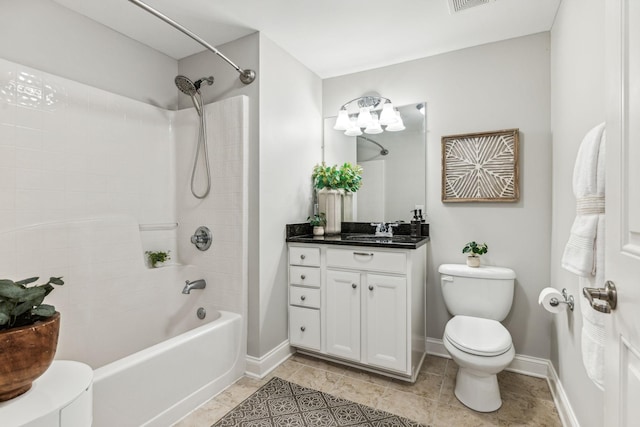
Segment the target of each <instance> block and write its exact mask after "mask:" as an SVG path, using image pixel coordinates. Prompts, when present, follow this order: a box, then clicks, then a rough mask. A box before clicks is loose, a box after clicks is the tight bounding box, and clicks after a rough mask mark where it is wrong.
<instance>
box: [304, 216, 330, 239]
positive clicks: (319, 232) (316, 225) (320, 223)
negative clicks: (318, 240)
mask: <svg viewBox="0 0 640 427" xmlns="http://www.w3.org/2000/svg"><path fill="white" fill-rule="evenodd" d="M307 221H309V224H311V225H312V226H313V235H314V236H324V226H325V224H326V223H327V218H326V216H325V214H324V212H320V214H318V215H312V216H308V217H307Z"/></svg>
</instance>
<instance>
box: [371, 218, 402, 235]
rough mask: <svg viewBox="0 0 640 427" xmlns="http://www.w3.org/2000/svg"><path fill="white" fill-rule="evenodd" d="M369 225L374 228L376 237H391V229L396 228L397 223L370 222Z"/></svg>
mask: <svg viewBox="0 0 640 427" xmlns="http://www.w3.org/2000/svg"><path fill="white" fill-rule="evenodd" d="M371 225H373V226H374V227H376V236H381V237H393V227H397V226H398V224H397V223H393V224H390V223H387V222H384V221H383V222H372V223H371Z"/></svg>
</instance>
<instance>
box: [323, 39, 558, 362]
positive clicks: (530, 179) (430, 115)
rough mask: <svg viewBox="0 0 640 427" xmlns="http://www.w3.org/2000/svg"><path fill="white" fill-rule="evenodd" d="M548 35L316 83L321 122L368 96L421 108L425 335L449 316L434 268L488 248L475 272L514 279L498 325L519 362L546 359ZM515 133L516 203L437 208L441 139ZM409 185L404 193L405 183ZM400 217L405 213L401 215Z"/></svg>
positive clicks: (437, 333)
mask: <svg viewBox="0 0 640 427" xmlns="http://www.w3.org/2000/svg"><path fill="white" fill-rule="evenodd" d="M549 88H550V83H549V33H541V34H536V35H532V36H527V37H521V38H517V39H512V40H507V41H503V42H498V43H491V44H487V45H483V46H479V47H474V48H469V49H464V50H460V51H456V52H452V53H448V54H443V55H438V56H434V57H429V58H424V59H420V60H415V61H411V62H406V63H402V64H397V65H393V66H389V67H384V68H379V69H375V70H370V71H365V72H361V73H356V74H350V75H346V76H341V77H336V78H332V79H326V80H324V81H323V115H324V116H334V115H335V114H336V111H337V109H338V108H339V107H340V105H342V103H344V102H345V101H348V100H349V99H353V98H355V97H358V96H361V95H363V94H365V93H367V92H369V91H376V92H379V93H380V94H381V95H382V96H385V97H388V98H391V100H392V101H393V102H394V103H395V104H397V105H405V104H409V103H412V102H415V103H417V102H421V101H426V102H427V177H426V181H427V203H426V210H427V213H428V219H429V222H430V223H431V244H430V246H429V256H428V275H429V277H428V281H427V288H428V289H427V298H428V301H427V321H428V326H427V335H428V336H429V337H432V338H442V333H443V331H444V325H445V324H446V322H447V320H448V319H449V314H448V313H447V310H446V308H445V306H444V303H443V300H442V294H441V291H440V283H439V276H438V272H437V269H438V266H439V265H440V264H443V263H464V262H465V257H464V256H463V255H462V254H461V250H462V247H463V246H464V244H465V243H466V242H468V241H470V240H476V241H482V242H487V244H488V245H489V253H488V254H487V255H485V256H484V257H483V262H485V263H487V264H492V265H500V266H506V267H510V268H513V269H514V270H515V271H516V274H517V277H518V278H517V283H516V292H515V299H514V303H513V309H512V311H511V314H510V315H509V317H508V318H507V319H506V320H505V322H504V323H505V325H506V326H507V328H508V329H509V331H510V332H511V335H512V337H513V341H514V344H515V348H516V352H517V353H519V354H524V355H529V356H536V357H542V358H548V357H549V351H550V336H549V332H550V329H551V318H550V315H549V314H548V313H547V312H545V311H544V310H542V309H541V308H540V307H539V306H538V304H537V298H538V293H539V292H540V290H541V289H542V288H543V287H545V286H548V284H549V250H550V246H551V241H550V234H551V220H550V219H551V197H550V194H551V135H550V124H549V111H550V99H549V98H550V89H549ZM506 128H519V129H520V136H521V141H520V143H521V146H520V148H521V155H520V171H521V176H520V194H521V199H520V201H519V202H517V203H511V204H504V203H502V204H499V203H463V204H444V203H442V202H441V201H440V185H441V182H440V174H441V168H440V162H441V154H440V138H441V137H442V136H443V135H452V134H458V133H467V132H478V131H490V130H498V129H506ZM408 184H409V183H408ZM407 209H409V207H408V208H407Z"/></svg>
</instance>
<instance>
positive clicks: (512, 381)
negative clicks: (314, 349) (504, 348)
mask: <svg viewBox="0 0 640 427" xmlns="http://www.w3.org/2000/svg"><path fill="white" fill-rule="evenodd" d="M457 370H458V367H457V366H456V364H455V363H454V362H453V361H452V360H450V359H445V358H440V357H435V356H427V358H426V359H425V362H424V364H423V365H422V369H421V371H420V374H419V375H418V379H417V380H416V382H415V384H410V383H406V382H404V381H399V380H393V379H390V378H387V377H384V376H380V375H376V374H371V373H368V372H365V371H361V370H357V369H352V368H349V367H346V366H342V365H338V364H334V363H330V362H325V361H322V360H320V359H315V358H313V357H309V356H305V355H301V354H294V355H293V356H292V357H291V358H289V359H288V360H287V361H285V362H284V363H283V364H282V365H280V366H279V367H278V368H276V369H275V370H274V371H273V372H272V373H271V374H269V375H268V376H267V377H266V378H263V379H262V380H255V379H251V378H248V377H243V378H241V379H240V380H238V381H237V382H236V383H235V384H233V385H232V386H231V387H229V388H228V389H226V390H225V391H223V392H222V393H220V394H219V395H218V396H216V397H215V398H213V399H211V400H210V401H208V402H207V403H205V404H204V405H202V406H201V407H200V408H198V409H197V410H195V411H194V412H192V413H191V414H189V415H188V416H187V417H185V418H184V419H182V420H181V421H179V422H178V423H176V424H175V427H209V426H211V425H212V424H213V423H214V422H216V421H218V420H219V419H220V418H222V416H224V415H225V414H226V413H227V412H228V411H230V410H231V409H233V408H234V407H235V406H236V405H237V404H239V403H240V402H242V401H243V400H244V399H246V398H247V397H249V395H251V393H253V392H254V391H256V390H257V389H258V388H260V387H261V386H262V385H263V384H264V383H266V382H267V381H268V380H269V379H270V378H271V377H273V376H278V377H280V378H283V379H285V380H287V381H291V382H295V383H298V384H300V385H303V386H305V387H309V388H313V389H316V390H320V391H324V392H326V393H331V394H333V395H335V396H339V397H342V398H345V399H349V400H352V401H354V402H358V403H361V404H364V405H369V406H371V407H374V408H378V409H382V410H384V411H387V412H391V413H394V414H397V415H400V416H403V417H407V418H410V419H412V420H415V421H418V422H420V423H422V424H424V425H425V426H431V427H445V426H446V427H467V426H477V427H480V426H500V427H503V426H536V427H554V426H557V427H562V423H561V422H560V418H559V417H558V412H557V410H556V407H555V405H554V403H553V399H552V397H551V392H550V391H549V386H548V385H547V381H546V380H544V379H541V378H534V377H529V376H526V375H520V374H515V373H512V372H502V373H500V374H498V381H499V383H500V390H501V393H502V400H503V402H504V403H503V405H502V407H501V408H500V409H498V410H497V411H495V412H490V413H478V412H475V411H472V410H470V409H468V408H467V407H465V406H464V405H462V404H461V403H460V402H459V401H458V400H457V399H456V397H455V396H454V394H453V389H454V385H455V377H456V372H457Z"/></svg>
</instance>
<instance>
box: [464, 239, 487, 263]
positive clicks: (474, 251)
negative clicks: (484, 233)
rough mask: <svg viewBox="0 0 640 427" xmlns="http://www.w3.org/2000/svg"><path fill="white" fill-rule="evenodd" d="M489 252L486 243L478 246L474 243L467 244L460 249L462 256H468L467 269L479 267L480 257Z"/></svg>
mask: <svg viewBox="0 0 640 427" xmlns="http://www.w3.org/2000/svg"><path fill="white" fill-rule="evenodd" d="M488 250H489V247H488V246H487V244H486V243H481V244H478V243H476V242H469V243H467V244H466V245H465V247H464V248H462V253H463V254H468V256H467V265H468V266H469V267H474V268H477V267H480V255H484V254H486V253H487V251H488Z"/></svg>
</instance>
